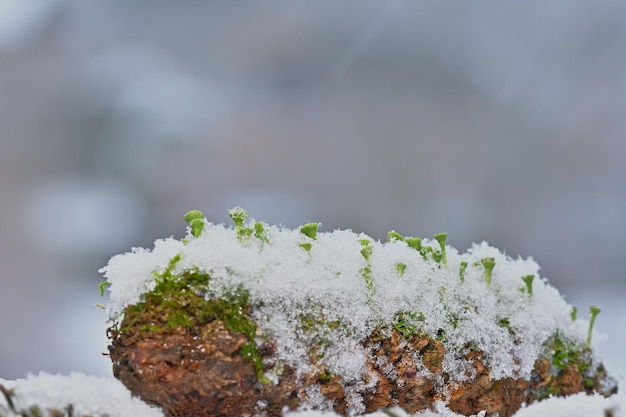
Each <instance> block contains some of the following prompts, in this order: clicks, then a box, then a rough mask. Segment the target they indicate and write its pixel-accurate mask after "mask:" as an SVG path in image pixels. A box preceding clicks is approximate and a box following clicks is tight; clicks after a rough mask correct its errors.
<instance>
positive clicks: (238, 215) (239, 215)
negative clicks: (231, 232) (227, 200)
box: [228, 207, 248, 229]
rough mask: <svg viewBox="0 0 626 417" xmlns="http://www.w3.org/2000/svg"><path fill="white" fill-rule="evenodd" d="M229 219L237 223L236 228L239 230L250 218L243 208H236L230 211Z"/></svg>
mask: <svg viewBox="0 0 626 417" xmlns="http://www.w3.org/2000/svg"><path fill="white" fill-rule="evenodd" d="M228 217H230V218H231V219H232V220H233V222H235V228H236V229H239V228H241V227H243V222H245V221H246V219H247V218H248V212H247V211H245V210H244V209H242V208H241V207H234V208H232V209H230V210H229V211H228Z"/></svg>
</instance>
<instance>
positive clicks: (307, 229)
mask: <svg viewBox="0 0 626 417" xmlns="http://www.w3.org/2000/svg"><path fill="white" fill-rule="evenodd" d="M319 227H320V225H319V223H307V224H305V225H304V226H302V227H301V228H300V233H302V234H303V235H305V236H308V237H310V238H311V239H313V240H316V239H317V229H319Z"/></svg>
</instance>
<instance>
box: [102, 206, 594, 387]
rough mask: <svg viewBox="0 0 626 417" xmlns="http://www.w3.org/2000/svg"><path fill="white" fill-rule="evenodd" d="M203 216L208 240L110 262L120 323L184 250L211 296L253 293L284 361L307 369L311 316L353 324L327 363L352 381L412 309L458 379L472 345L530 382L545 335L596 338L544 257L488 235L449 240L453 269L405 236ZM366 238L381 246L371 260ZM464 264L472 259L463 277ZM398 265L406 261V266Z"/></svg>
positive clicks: (166, 242)
mask: <svg viewBox="0 0 626 417" xmlns="http://www.w3.org/2000/svg"><path fill="white" fill-rule="evenodd" d="M237 210H241V209H237ZM203 221H204V222H205V224H204V229H203V231H202V233H201V234H200V235H199V236H198V237H194V236H192V234H191V233H190V230H188V234H187V236H186V237H185V239H182V240H177V239H174V238H173V237H170V238H167V239H161V240H157V241H156V242H155V246H154V248H153V249H152V250H147V249H140V248H135V249H133V250H132V251H131V252H129V253H125V254H121V255H117V256H114V257H113V258H112V259H111V260H110V262H109V263H108V265H107V266H106V267H104V268H102V270H101V272H103V273H104V276H105V277H106V278H107V280H108V282H109V284H110V287H109V291H110V302H109V304H108V306H107V311H108V313H109V315H110V317H111V319H112V320H120V315H121V314H122V311H123V309H124V308H125V307H126V306H127V305H129V304H134V303H137V302H138V301H140V300H141V296H142V294H143V293H144V292H146V291H148V290H150V289H151V288H152V286H153V285H154V275H153V274H154V273H155V272H161V271H163V270H164V269H165V268H166V266H167V265H168V262H169V261H170V259H172V258H173V257H174V256H176V255H179V254H180V255H182V259H181V261H180V262H178V263H177V264H176V266H175V270H174V272H181V271H184V270H188V269H192V268H196V267H197V268H199V269H200V270H202V271H207V272H209V275H210V277H211V282H210V285H211V288H212V290H213V291H212V294H210V296H219V295H220V293H222V292H224V291H228V290H229V289H231V290H232V289H233V288H234V287H236V286H238V285H241V286H243V287H245V288H246V289H247V290H249V291H250V302H251V304H252V305H253V306H254V308H253V312H252V314H253V318H254V319H255V321H256V322H257V323H258V324H259V325H260V327H261V328H262V329H263V330H264V332H266V334H267V335H269V336H270V337H272V338H274V339H275V340H276V341H277V354H278V356H279V357H280V359H281V360H283V361H284V362H285V363H287V364H290V365H291V366H293V367H295V368H296V369H304V367H306V366H308V359H307V357H308V353H307V352H308V348H309V347H310V339H308V338H307V335H303V334H302V332H301V331H299V324H300V320H301V318H302V316H304V315H309V316H314V317H318V318H321V319H323V320H326V321H328V322H330V321H337V322H340V323H342V324H345V325H346V326H347V330H346V331H344V332H335V333H333V334H332V335H330V337H332V338H333V349H334V350H335V351H336V352H337V353H341V352H351V355H345V354H344V355H342V356H337V355H333V354H327V355H325V358H324V359H323V361H324V364H325V365H326V366H328V367H329V368H330V370H331V371H333V372H336V373H338V374H341V375H342V376H343V377H344V379H345V380H350V379H353V380H359V379H361V376H362V374H363V372H365V367H364V358H365V357H366V352H364V348H363V347H362V346H360V345H359V344H358V342H359V341H362V340H363V339H364V338H366V337H367V336H368V335H369V334H371V332H372V331H373V330H374V329H375V328H377V327H380V326H384V325H385V324H390V323H392V322H393V321H394V318H395V317H397V316H398V314H399V313H401V312H413V313H415V314H413V317H414V318H415V322H414V323H412V324H413V325H416V326H419V328H420V330H421V331H423V332H425V333H426V334H428V335H431V337H434V336H435V335H437V334H441V333H442V332H443V333H444V334H445V341H444V346H445V348H446V355H445V357H444V363H443V366H444V368H445V369H446V370H447V371H448V372H449V373H450V374H451V376H452V378H456V379H457V380H463V379H464V378H467V376H466V374H465V370H466V366H465V364H464V363H463V362H459V360H458V359H457V358H455V352H459V351H460V350H462V348H463V346H466V344H467V343H473V344H475V346H476V347H477V348H478V349H480V350H482V351H484V352H485V354H486V359H487V361H488V363H489V365H490V367H491V376H492V377H493V378H494V379H499V378H503V377H509V376H512V377H519V376H521V377H524V378H529V377H530V373H531V371H532V369H533V365H534V362H535V360H536V359H537V357H538V356H539V355H540V353H541V352H542V350H543V349H544V347H543V345H544V343H545V342H546V340H548V339H549V338H550V337H551V336H553V335H554V334H555V333H556V332H558V333H559V334H560V335H561V337H563V338H565V339H566V340H568V341H570V342H571V343H574V344H576V345H578V346H581V347H582V346H584V344H585V341H586V336H587V329H588V321H587V320H585V319H582V318H578V319H576V320H575V321H572V320H571V318H570V312H571V309H572V306H571V305H570V304H569V303H567V302H566V301H565V300H564V299H563V297H562V296H561V294H560V293H559V292H558V290H556V289H555V288H554V287H552V286H550V285H549V284H548V282H547V280H546V279H545V278H542V277H541V276H540V275H539V266H538V265H537V263H535V262H534V261H533V260H532V259H531V258H528V259H521V258H517V259H513V258H511V257H509V256H507V255H506V254H505V253H503V252H501V251H500V250H498V249H496V248H494V247H491V246H489V245H488V244H487V243H485V242H483V243H481V244H475V245H473V246H472V247H471V248H470V249H469V250H468V251H466V252H465V253H459V252H458V251H457V250H456V249H455V248H453V247H451V246H446V255H447V262H446V264H445V265H444V264H443V262H442V261H439V262H437V261H436V260H435V259H432V258H433V256H431V255H428V256H426V259H425V258H424V256H422V255H421V254H420V253H419V252H418V251H417V250H416V249H414V248H412V247H410V246H409V245H408V244H407V242H405V241H403V240H400V239H392V240H391V241H389V242H386V243H383V242H379V241H376V240H374V239H372V238H371V237H369V236H367V235H365V234H363V233H360V234H357V233H354V232H352V231H350V230H335V231H331V232H320V233H317V235H316V236H314V237H310V236H307V235H306V234H304V233H302V232H301V231H300V230H299V229H295V230H290V229H286V228H282V227H279V226H269V225H265V224H264V227H263V230H264V233H265V235H264V236H263V239H262V238H259V237H255V236H254V235H252V234H249V235H248V236H243V235H241V234H240V233H239V232H240V228H241V227H249V228H250V229H252V228H253V226H254V223H255V222H254V221H253V220H250V221H249V222H248V223H246V224H242V225H240V226H237V227H236V228H233V227H226V226H224V225H222V224H219V225H216V224H212V223H209V222H207V221H206V219H205V220H203ZM240 223H241V222H240ZM303 243H304V244H310V245H311V246H310V249H305V248H303V247H302V246H301V244H303ZM365 246H368V247H370V248H371V252H370V253H369V254H367V257H366V256H365V255H364V253H363V252H362V250H363V248H364V247H365ZM422 247H424V248H431V252H434V253H435V254H437V253H438V252H439V251H440V244H439V242H438V241H435V240H428V239H424V240H422ZM486 258H493V259H494V260H495V267H494V268H493V273H492V277H491V282H490V283H489V282H487V277H486V271H485V267H484V266H483V264H482V262H481V261H482V260H484V259H486ZM462 262H464V263H466V264H467V267H466V268H465V271H464V277H463V279H461V278H460V268H461V263H462ZM398 264H403V265H405V267H404V269H403V272H402V274H400V273H399V270H398ZM366 269H367V270H368V271H367V273H368V274H369V278H367V277H366V276H365V274H366V272H365V270H366ZM528 275H532V276H533V277H534V278H533V283H532V295H531V294H529V293H528V292H527V291H525V287H526V284H525V283H524V281H523V280H522V277H524V276H528ZM368 279H369V280H370V282H368ZM416 317H419V319H417V318H416ZM503 320H505V321H506V322H508V324H509V325H508V327H507V326H504V325H503V324H502V323H503ZM320 331H322V330H320ZM512 333H514V335H513V334H512ZM326 336H328V335H326Z"/></svg>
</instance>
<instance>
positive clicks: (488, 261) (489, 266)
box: [480, 258, 496, 285]
mask: <svg viewBox="0 0 626 417" xmlns="http://www.w3.org/2000/svg"><path fill="white" fill-rule="evenodd" d="M480 263H481V264H483V267H484V268H485V281H487V285H491V273H492V272H493V267H494V266H496V260H495V259H494V258H485V259H481V261H480Z"/></svg>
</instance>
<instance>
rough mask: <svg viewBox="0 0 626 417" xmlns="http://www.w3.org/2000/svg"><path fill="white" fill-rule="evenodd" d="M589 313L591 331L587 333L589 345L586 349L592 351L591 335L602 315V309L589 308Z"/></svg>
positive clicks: (587, 344)
mask: <svg viewBox="0 0 626 417" xmlns="http://www.w3.org/2000/svg"><path fill="white" fill-rule="evenodd" d="M589 313H590V314H591V318H590V319H589V331H588V332H587V343H586V345H585V347H586V348H587V349H591V333H592V331H593V325H594V323H595V322H596V317H597V316H598V314H600V308H598V307H596V306H589Z"/></svg>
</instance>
